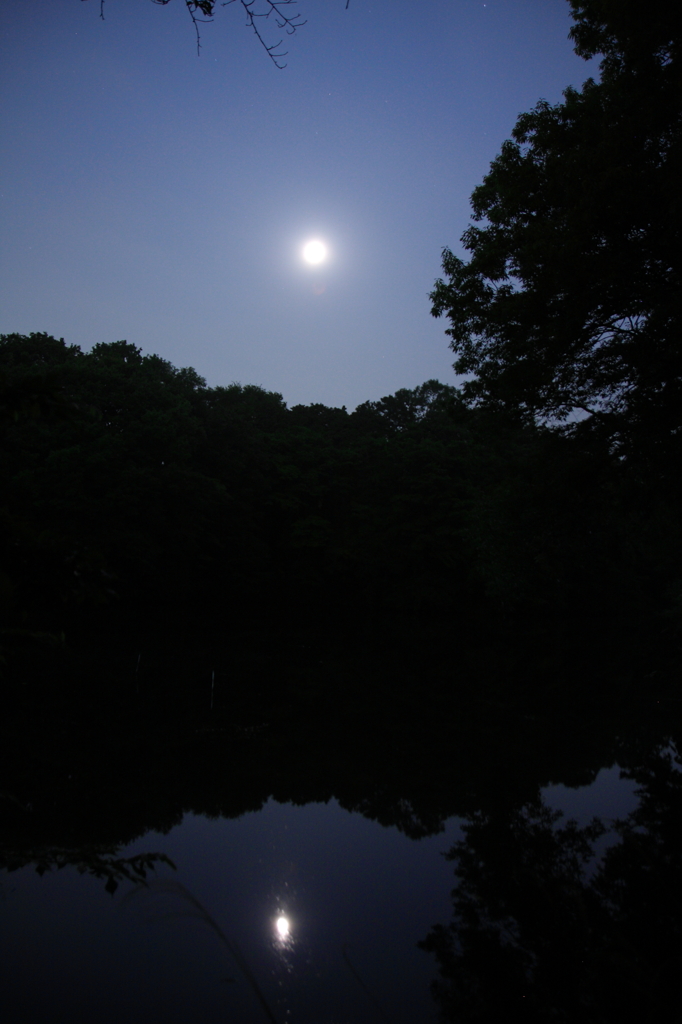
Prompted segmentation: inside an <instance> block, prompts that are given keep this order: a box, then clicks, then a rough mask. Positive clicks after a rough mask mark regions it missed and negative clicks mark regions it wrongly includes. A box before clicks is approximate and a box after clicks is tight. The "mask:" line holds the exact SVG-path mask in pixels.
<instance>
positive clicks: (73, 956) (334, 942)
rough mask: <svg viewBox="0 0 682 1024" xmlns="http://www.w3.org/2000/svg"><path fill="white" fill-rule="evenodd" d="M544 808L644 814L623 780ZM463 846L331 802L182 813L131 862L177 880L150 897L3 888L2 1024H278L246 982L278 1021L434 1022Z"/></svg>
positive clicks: (59, 879) (451, 828)
mask: <svg viewBox="0 0 682 1024" xmlns="http://www.w3.org/2000/svg"><path fill="white" fill-rule="evenodd" d="M545 796H546V800H547V803H548V804H549V805H550V806H552V807H555V808H559V807H561V808H562V809H563V810H564V811H565V812H567V813H568V814H570V815H575V816H576V817H577V818H578V819H579V820H580V819H586V818H588V817H591V816H592V815H594V814H599V815H603V816H613V815H621V816H624V815H626V814H627V813H628V812H629V811H630V810H632V808H633V807H634V806H635V804H636V798H635V797H634V785H633V783H632V782H628V781H627V780H625V781H624V780H622V779H620V771H619V769H618V768H617V767H613V768H610V769H605V770H603V771H601V772H600V773H599V775H598V777H597V779H596V780H595V782H594V783H593V784H591V785H590V786H587V787H581V788H579V789H575V790H572V789H568V788H566V787H562V786H552V787H548V788H547V789H546V790H545ZM461 837H462V831H461V828H460V824H459V819H457V818H451V819H449V820H448V821H447V822H446V824H445V827H444V830H443V831H442V832H440V833H438V834H437V835H434V836H428V837H425V838H421V839H416V840H415V839H410V838H408V837H407V836H405V835H404V834H403V833H401V832H400V831H399V830H398V829H397V828H396V827H385V826H382V825H380V824H378V823H377V822H375V821H371V820H368V819H366V818H364V817H363V816H362V815H360V814H357V813H349V812H348V811H346V810H344V809H343V808H341V807H340V806H339V804H338V803H337V801H336V800H333V799H332V800H330V801H329V802H327V803H312V804H307V805H304V806H293V805H291V804H281V803H278V802H276V801H275V800H272V799H270V800H268V802H267V803H266V804H265V806H264V807H263V808H262V809H261V810H259V811H256V812H251V813H247V814H244V815H243V816H241V817H239V818H237V819H224V818H217V819H215V818H214V819H209V818H206V817H203V816H198V815H195V814H192V813H188V814H186V815H185V816H184V818H183V820H182V822H181V824H179V825H177V826H176V827H174V828H172V829H171V830H170V831H169V832H168V833H167V834H161V833H157V832H149V833H147V834H146V835H144V836H143V837H141V838H139V839H137V840H136V841H135V842H133V843H131V844H129V845H128V846H127V847H125V848H124V849H122V850H121V851H120V856H125V857H130V856H133V855H135V854H137V853H142V852H150V851H151V852H162V853H164V854H165V855H166V856H167V857H169V858H170V859H171V860H172V861H173V863H174V864H175V866H176V870H172V869H171V868H170V867H168V866H166V865H159V868H158V870H157V871H155V872H154V873H153V876H152V877H151V879H150V885H149V887H148V888H144V887H142V886H140V887H135V886H133V885H130V884H129V885H122V886H120V887H119V889H118V890H117V891H116V893H115V894H114V895H113V896H112V895H110V894H109V893H108V892H106V891H105V888H104V885H103V883H102V880H101V879H97V878H93V877H92V876H90V875H88V874H79V873H78V871H77V870H76V868H75V867H70V866H67V867H65V868H63V869H62V870H60V871H54V872H48V873H47V874H45V875H43V876H42V877H40V876H39V875H38V874H37V873H36V871H35V870H34V869H32V868H28V867H27V868H24V869H22V870H19V871H16V872H13V873H11V874H4V877H3V879H2V895H1V897H0V898H1V899H2V907H1V909H2V914H1V917H2V949H3V953H2V961H1V966H0V972H1V975H2V1000H3V1006H4V1010H5V1013H4V1017H3V1019H4V1020H6V1021H8V1022H10V1021H11V1022H12V1024H24V1022H25V1024H35V1022H38V1021H40V1022H44V1024H61V1022H64V1024H67V1022H70V1024H75V1022H81V1021H82V1022H86V1021H87V1022H94V1021H98V1022H101V1024H109V1022H112V1024H113V1022H117V1024H118V1022H120V1021H126V1022H137V1021H139V1022H142V1021H145V1022H146V1021H150V1020H152V1021H164V1022H167V1024H175V1022H177V1024H180V1022H187V1021H189V1020H192V1021H202V1022H206V1024H212V1022H216V1024H217V1022H218V1021H220V1022H224V1021H226V1020H234V1021H244V1022H247V1021H260V1020H267V1019H268V1016H267V1012H266V1010H265V1009H264V1007H263V1006H262V1004H261V1002H260V1001H259V999H258V996H257V994H256V992H255V991H254V987H253V985H252V983H251V977H252V978H253V979H255V982H256V985H257V987H258V989H259V990H260V992H261V993H262V995H263V998H264V1000H265V1002H266V1003H267V1006H268V1007H269V1008H270V1011H271V1013H272V1016H273V1017H274V1019H275V1020H278V1021H283V1022H284V1021H292V1022H300V1024H313V1022H315V1024H318V1022H329V1024H332V1022H338V1024H342V1022H357V1024H362V1022H372V1021H380V1020H388V1021H393V1022H395V1024H408V1022H415V1021H424V1022H426V1021H429V1020H436V1018H437V1013H436V1006H435V1004H434V1002H433V1000H432V998H431V995H430V988H429V986H430V982H431V980H432V979H433V977H434V975H435V969H434V963H433V959H432V957H431V956H430V955H429V954H428V953H427V952H425V951H423V950H422V949H419V948H418V947H417V942H418V941H419V940H422V939H424V938H425V936H426V935H427V933H428V931H429V929H430V928H431V927H432V926H433V925H434V923H436V922H439V921H444V920H447V919H448V917H449V915H450V892H451V889H452V888H453V884H454V878H453V868H452V864H451V863H449V862H448V861H447V860H446V859H445V857H444V856H443V854H444V853H445V852H446V851H447V850H448V849H449V848H450V847H451V846H452V845H453V843H454V842H455V841H456V840H458V839H461ZM193 901H197V902H198V903H199V904H200V907H198V906H197V905H196V903H195V902H193ZM282 917H284V918H286V921H287V924H288V929H289V930H288V933H287V934H286V935H282V934H280V931H279V930H278V927H277V921H278V919H279V918H282ZM216 925H217V926H218V928H219V929H220V931H221V932H222V933H223V936H224V937H222V936H221V935H220V934H219V933H218V932H217V930H216V927H215V926H216ZM280 927H282V926H280ZM235 948H236V949H237V956H238V957H239V960H237V959H235V954H234V950H235ZM240 954H241V956H240ZM244 965H245V966H246V968H247V969H248V971H249V975H250V976H247V974H246V973H245V970H244Z"/></svg>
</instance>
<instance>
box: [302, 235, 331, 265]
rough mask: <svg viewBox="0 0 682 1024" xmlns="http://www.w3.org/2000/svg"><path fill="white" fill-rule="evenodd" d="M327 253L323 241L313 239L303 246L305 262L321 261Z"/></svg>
mask: <svg viewBox="0 0 682 1024" xmlns="http://www.w3.org/2000/svg"><path fill="white" fill-rule="evenodd" d="M326 255H327V246H326V245H325V244H324V242H320V241H318V240H317V239H313V241H312V242H306V244H305V245H304V246H303V259H304V260H305V261H306V263H321V262H322V260H323V259H324V258H325V256H326Z"/></svg>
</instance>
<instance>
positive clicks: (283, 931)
mask: <svg viewBox="0 0 682 1024" xmlns="http://www.w3.org/2000/svg"><path fill="white" fill-rule="evenodd" d="M276 928H277V932H278V934H279V936H280V938H282V939H285V938H286V937H287V935H288V934H289V922H288V921H287V919H286V917H284V916H282V917H278V918H277V922H276Z"/></svg>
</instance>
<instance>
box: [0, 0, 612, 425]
mask: <svg viewBox="0 0 682 1024" xmlns="http://www.w3.org/2000/svg"><path fill="white" fill-rule="evenodd" d="M299 10H300V13H301V16H302V18H307V24H306V25H305V26H304V27H302V28H301V29H299V30H298V32H297V33H296V35H295V36H294V37H293V38H290V39H288V40H287V41H286V46H285V47H284V48H285V49H288V51H289V53H288V56H287V57H286V58H284V60H285V61H286V62H287V67H286V69H285V70H283V71H280V70H277V68H276V67H274V65H273V64H272V62H271V61H270V60H269V59H268V56H267V54H266V53H265V52H264V50H263V49H262V48H261V47H260V46H259V45H258V41H257V40H256V38H255V37H254V35H253V33H252V32H251V31H250V30H249V29H248V28H247V27H246V26H245V18H244V12H243V10H242V8H241V7H240V5H239V4H233V5H232V6H228V7H224V8H223V7H221V8H219V9H218V11H217V17H216V19H215V21H214V22H213V24H211V25H204V26H202V50H201V56H200V57H197V50H196V38H195V34H194V30H193V26H192V23H191V20H190V18H189V16H188V13H187V10H186V8H185V6H184V4H183V3H182V0H173V2H171V3H169V4H168V5H167V6H165V7H162V6H156V5H154V4H153V3H151V2H150V0H107V2H106V4H105V9H104V11H105V19H106V20H105V21H101V20H100V17H99V0H87V2H81V0H33V2H32V3H30V4H25V3H22V4H16V3H15V4H10V3H6V4H3V5H2V8H1V12H0V31H1V37H2V43H1V47H2V49H1V53H0V63H1V68H2V70H1V75H2V83H1V84H2V139H3V145H2V152H3V157H2V172H1V178H0V193H1V197H2V228H1V230H2V238H3V243H2V275H1V278H2V284H1V286H0V287H1V293H0V331H1V332H3V333H8V332H13V331H17V332H20V333H24V334H27V333H29V332H31V331H47V332H48V333H50V334H53V335H55V336H56V337H64V338H65V340H66V341H67V342H69V343H75V344H78V345H80V346H81V347H82V348H83V349H86V350H87V349H89V348H90V347H91V346H92V345H93V344H96V343H97V342H111V341H116V340H118V339H122V338H125V339H127V340H128V341H129V342H132V343H134V344H135V345H138V346H139V347H140V348H141V349H142V350H143V351H144V352H145V353H152V352H153V353H158V354H159V355H161V356H163V357H164V358H165V359H168V360H170V361H171V362H172V363H174V364H175V365H176V366H188V365H189V366H194V367H195V369H196V370H197V371H198V372H199V373H200V374H201V375H202V376H204V377H205V378H206V380H207V382H208V383H209V384H210V385H212V386H214V385H218V384H224V385H226V384H230V383H231V382H233V381H238V382H240V383H242V384H259V385H261V386H263V387H265V388H267V389H269V390H273V391H279V392H281V393H282V394H283V396H284V398H285V400H286V401H287V403H288V404H289V405H295V404H297V403H306V404H308V403H311V402H323V403H324V404H326V405H338V406H340V405H346V406H347V407H348V408H349V409H352V408H354V407H355V406H356V405H357V404H358V403H359V402H362V401H365V400H367V399H377V398H380V397H381V396H383V395H387V394H390V393H392V392H394V391H395V390H396V389H398V388H401V387H409V388H412V387H416V386H417V385H418V384H420V383H422V382H423V381H425V380H427V379H429V378H432V377H436V378H438V379H440V380H442V381H445V382H448V383H454V381H455V377H454V373H453V371H452V366H451V364H452V361H453V354H452V353H451V351H450V350H449V348H448V345H447V337H446V336H445V334H444V329H445V327H446V326H447V325H446V323H445V322H444V321H437V320H434V319H432V318H431V316H430V313H429V308H430V307H429V300H428V292H429V291H430V289H431V288H432V286H433V282H434V280H435V278H436V277H438V276H439V273H440V253H441V249H442V248H443V246H445V245H448V246H451V247H453V248H454V249H455V250H457V247H458V240H459V238H460V236H461V234H462V232H463V230H464V229H465V227H466V226H467V223H468V218H469V212H470V210H469V196H470V194H471V192H472V190H473V189H474V187H475V186H476V185H477V184H478V183H479V182H480V181H481V179H482V177H483V175H484V174H485V173H486V171H487V169H488V166H489V164H490V161H491V160H492V159H493V158H494V157H495V155H496V154H497V153H498V151H499V149H500V146H501V144H502V142H503V141H504V139H505V138H507V137H508V136H509V134H510V132H511V129H512V128H513V125H514V122H515V120H516V117H517V115H518V114H519V113H521V112H522V111H524V110H527V109H529V108H530V107H532V106H533V105H534V104H535V103H536V102H537V100H538V99H540V98H541V97H543V98H545V99H547V100H549V101H552V102H555V101H558V100H560V98H561V93H562V90H563V89H564V88H565V87H566V86H567V85H569V84H573V85H577V86H579V85H581V84H582V82H583V81H584V80H585V78H587V77H588V75H589V74H590V73H592V74H594V73H595V71H594V69H593V68H590V67H588V66H587V65H586V64H585V62H584V61H582V60H580V59H579V58H578V57H577V56H576V55H575V54H574V53H573V50H572V46H571V43H570V41H569V40H568V38H567V36H568V31H569V28H570V24H571V22H570V18H569V7H568V4H567V3H566V2H565V0H488V2H486V3H482V2H479V0H432V2H431V3H429V4H421V3H418V2H417V0H398V2H396V0H378V2H377V0H350V6H349V9H348V10H345V0H324V2H322V0H300V4H299ZM263 31H264V32H267V33H268V40H269V41H272V42H276V41H277V38H279V36H278V34H277V30H276V28H275V27H274V26H273V27H272V29H268V28H267V27H266V26H264V28H263ZM310 238H319V239H322V240H324V241H325V242H326V244H327V245H328V247H329V258H328V260H327V261H326V262H325V263H323V264H321V265H319V266H318V267H310V266H307V265H306V264H304V262H303V260H302V258H301V250H302V247H303V245H304V243H305V242H306V241H307V240H308V239H310Z"/></svg>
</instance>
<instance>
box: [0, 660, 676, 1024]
mask: <svg viewBox="0 0 682 1024" xmlns="http://www.w3.org/2000/svg"><path fill="white" fill-rule="evenodd" d="M425 650H428V648H425V647H422V648H419V649H415V650H414V651H413V652H412V655H411V657H412V659H413V660H412V661H410V660H409V659H408V658H407V657H406V658H403V659H402V660H401V661H399V659H398V658H397V657H396V659H395V660H394V661H393V662H391V663H387V659H386V657H385V655H384V653H383V652H380V654H378V655H377V658H376V661H375V663H374V664H368V661H367V659H366V658H364V659H363V661H362V662H361V660H360V659H359V658H358V659H356V660H354V661H353V662H352V663H351V662H350V661H349V659H346V660H345V661H344V660H343V659H342V657H341V656H340V655H339V656H338V658H337V662H336V663H335V664H331V665H329V664H325V666H324V672H325V675H324V677H323V678H321V669H320V664H321V662H320V661H319V660H318V659H316V658H312V657H311V658H309V661H310V665H309V668H306V665H303V667H302V668H301V666H300V663H299V662H296V664H295V665H294V666H293V667H291V666H289V668H288V669H287V673H286V674H285V673H284V672H282V671H276V670H274V669H273V665H274V664H275V655H274V654H273V657H272V660H271V661H261V662H257V661H256V659H251V660H247V658H246V656H245V657H244V659H243V661H242V662H241V663H239V664H238V665H236V666H232V668H231V670H230V672H229V673H228V670H227V668H224V669H223V670H222V673H223V674H222V675H221V676H219V682H220V684H221V685H220V687H218V686H216V693H215V700H214V694H213V691H212V688H210V687H211V680H212V678H213V677H212V672H206V671H203V670H202V672H201V674H200V678H199V683H200V685H196V684H195V683H194V681H193V679H192V678H190V677H189V676H187V672H186V669H185V667H182V671H179V672H178V680H179V681H174V680H173V678H172V677H171V675H170V672H169V669H168V665H167V663H165V664H164V665H162V666H161V667H160V668H159V669H158V671H157V672H156V675H153V674H152V673H151V672H150V673H149V674H148V675H147V676H146V677H144V678H142V679H141V680H139V679H138V677H137V676H136V675H135V676H133V675H130V674H129V675H128V676H123V677H120V676H119V675H116V674H115V673H112V676H111V682H110V684H109V685H110V690H109V691H107V690H106V687H104V686H100V687H99V688H97V687H95V686H93V684H92V677H91V676H87V677H84V680H85V681H84V685H83V688H82V689H81V690H77V689H74V691H73V692H74V694H75V695H74V696H73V698H72V699H71V703H70V704H66V703H65V701H64V698H63V697H62V696H61V695H60V694H61V693H64V692H67V691H65V690H64V691H60V692H59V693H57V691H55V688H54V686H52V688H51V689H50V688H48V687H46V690H45V694H44V695H42V696H41V697H40V700H39V701H38V700H34V699H33V696H32V694H30V693H29V698H30V699H31V700H32V701H33V704H32V705H30V706H29V710H26V706H25V704H22V703H19V704H18V708H17V712H16V717H15V721H14V723H12V722H10V721H9V720H7V721H6V724H5V726H4V733H3V736H4V743H3V746H2V749H1V750H0V762H1V764H0V767H1V769H2V774H1V775H0V778H2V785H1V786H0V826H1V829H2V830H1V832H0V865H2V866H4V867H5V868H6V869H7V870H3V871H2V872H0V944H1V949H2V954H1V955H0V1019H1V1020H2V1021H3V1024H4V1022H5V1021H7V1022H8V1024H81V1022H82V1024H121V1022H122V1021H125V1022H126V1024H138V1022H139V1024H142V1022H145V1024H148V1022H149V1021H154V1022H163V1024H181V1022H182V1024H186V1022H187V1021H192V1022H194V1021H197V1022H199V1021H201V1022H202V1024H213V1022H218V1021H220V1022H225V1021H233V1022H239V1024H249V1022H251V1021H253V1022H254V1024H256V1022H259V1021H270V1022H271V1024H272V1022H277V1024H372V1022H377V1021H383V1022H385V1021H390V1022H393V1024H427V1022H435V1021H438V1020H440V1021H452V1022H454V1021H457V1022H465V1021H485V1022H488V1021H491V1022H492V1021H495V1022H497V1021H504V1022H505V1024H507V1021H510V1022H513V1021H516V1020H524V1021H526V1022H542V1021H545V1020H548V1019H553V1016H554V1017H557V1019H565V1020H582V1019H586V1020H587V1019H599V1020H600V1021H604V1022H610V1021H611V1020H613V1021H614V1024H615V1022H616V1021H618V1022H619V1024H622V1021H623V1020H630V1019H633V1020H640V1019H642V1014H644V1013H645V1011H646V1013H649V1014H650V1015H651V1014H652V1013H653V1015H654V1016H653V1017H652V1019H658V1016H657V1015H658V1014H659V1011H660V1013H661V1014H662V1013H663V1009H662V1008H663V1007H664V1006H665V1000H666V999H667V998H668V997H669V995H670V992H673V991H675V990H676V989H675V986H676V985H677V976H678V971H677V965H678V961H679V958H680V957H682V949H681V948H680V945H681V944H680V938H679V921H680V920H681V919H682V882H681V880H682V781H681V780H682V773H681V772H680V757H679V754H678V750H679V749H680V747H681V745H682V721H681V720H680V719H681V708H682V702H680V701H679V700H678V699H677V698H676V697H675V696H670V697H665V698H664V699H659V696H657V695H653V694H651V695H650V694H648V693H647V692H645V691H643V690H641V689H637V688H636V687H633V688H631V690H630V691H629V693H627V694H623V695H622V698H621V693H620V690H619V686H620V682H619V681H618V680H617V681H616V682H615V683H611V684H610V686H609V687H606V686H604V687H601V688H600V687H599V686H597V685H594V684H593V682H592V681H591V680H590V679H586V680H585V681H584V684H583V686H582V690H581V692H580V693H578V692H577V689H576V688H575V687H570V686H569V685H567V684H566V683H562V684H561V685H558V684H556V683H555V684H554V685H553V686H548V685H547V684H546V682H545V676H544V674H542V673H540V674H539V677H538V681H537V682H534V683H533V684H532V685H531V684H530V683H529V682H528V681H527V679H526V677H525V676H523V675H519V677H518V679H517V682H515V683H514V686H511V684H510V683H509V682H508V679H507V677H506V676H505V675H504V673H503V672H497V673H490V672H489V673H488V674H487V675H485V674H483V673H479V672H477V671H475V666H472V667H471V668H470V670H469V672H468V674H463V673H460V672H456V673H454V674H453V673H452V669H451V667H450V663H449V660H448V661H447V662H443V667H442V668H441V667H439V665H438V664H436V663H433V664H431V665H430V666H429V667H428V674H427V675H425V672H426V669H425V668H424V663H425V657H426V655H425ZM356 664H357V665H360V664H362V671H359V670H358V671H355V667H356ZM253 666H255V667H253ZM249 673H251V675H249ZM401 673H402V675H401ZM439 673H440V674H439ZM188 678H189V683H188V682H187V681H186V680H187V679H188ZM424 678H428V680H429V686H428V689H425V686H424V684H423V682H422V681H421V680H423V679H424ZM121 679H122V682H121ZM230 680H239V685H237V683H236V682H230ZM207 684H208V685H207ZM126 687H127V689H126ZM55 693H57V696H53V695H54V694H55ZM20 697H21V700H22V701H23V700H24V697H23V695H21V694H20ZM620 766H622V768H621V767H620ZM559 811H560V812H561V814H562V815H563V817H562V816H560V815H559V814H558V812H559ZM595 817H596V818H598V819H599V821H598V822H596V823H595V822H594V821H593V819H594V818H595ZM568 819H574V820H575V824H574V825H567V820H568ZM155 855H159V856H158V857H156V859H154V858H155ZM145 856H148V857H149V858H150V860H149V861H148V862H147V868H148V870H147V871H146V878H145V879H144V880H143V881H144V883H145V884H140V883H141V881H142V879H141V868H143V867H144V866H145V861H144V859H140V858H144V857H145ZM136 858H137V859H136ZM150 865H153V866H150ZM278 921H280V922H281V924H280V925H279V926H278ZM280 929H281V930H280ZM624 951H625V952H624ZM434 982H436V985H435V987H434ZM590 1014H591V1015H592V1016H590ZM638 1014H639V1017H638V1016H637V1015H638Z"/></svg>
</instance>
